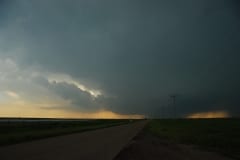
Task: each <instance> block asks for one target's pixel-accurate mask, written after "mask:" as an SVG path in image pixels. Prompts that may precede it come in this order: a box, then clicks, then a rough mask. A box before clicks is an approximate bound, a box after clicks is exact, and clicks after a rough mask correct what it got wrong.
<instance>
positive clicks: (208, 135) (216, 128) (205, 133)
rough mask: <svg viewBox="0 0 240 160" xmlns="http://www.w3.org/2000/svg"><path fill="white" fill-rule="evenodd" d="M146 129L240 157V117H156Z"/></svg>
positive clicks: (168, 137)
mask: <svg viewBox="0 0 240 160" xmlns="http://www.w3.org/2000/svg"><path fill="white" fill-rule="evenodd" d="M146 131H148V132H150V133H152V134H154V135H156V136H159V137H161V138H166V139H168V140H170V141H172V142H175V143H183V144H193V145H196V146H199V147H200V148H203V149H207V150H210V151H217V152H220V153H222V154H225V155H227V156H230V157H233V158H237V159H240V119H175V120H174V119H161V120H160V119H159V120H157V119H155V120H151V121H150V122H149V124H148V125H147V127H146Z"/></svg>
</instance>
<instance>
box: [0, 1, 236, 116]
mask: <svg viewBox="0 0 240 160" xmlns="http://www.w3.org/2000/svg"><path fill="white" fill-rule="evenodd" d="M239 60H240V2H239V0H182V1H179V0H118V1H113V0H101V1H100V0H0V113H1V114H0V116H17V117H18V116H33V117H34V116H40V117H71V116H72V117H91V116H92V117H94V116H95V117H98V116H99V117H101V116H102V117H104V115H105V116H106V114H108V115H109V114H110V115H112V116H118V115H122V116H128V115H129V116H131V115H132V116H141V115H142V116H146V117H163V116H165V117H166V116H173V104H172V101H171V99H170V98H169V95H173V94H174V95H176V104H175V107H176V112H177V113H176V116H178V117H186V116H188V115H192V114H195V113H205V112H224V113H226V114H228V115H230V116H239V114H240V108H239V107H240V106H239V105H240V101H239V98H240V97H239V90H240V62H239ZM104 113H105V114H104Z"/></svg>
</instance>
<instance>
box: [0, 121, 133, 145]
mask: <svg viewBox="0 0 240 160" xmlns="http://www.w3.org/2000/svg"><path fill="white" fill-rule="evenodd" d="M126 123H129V120H56V119H55V120H54V119H0V146H2V145H9V144H14V143H19V142H24V141H31V140H34V139H41V138H46V137H52V136H58V135H63V134H69V133H75V132H83V131H87V130H94V129H98V128H105V127H111V126H115V125H120V124H126Z"/></svg>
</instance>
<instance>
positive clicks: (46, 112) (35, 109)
mask: <svg viewBox="0 0 240 160" xmlns="http://www.w3.org/2000/svg"><path fill="white" fill-rule="evenodd" d="M0 117H32V118H82V119H143V118H145V116H144V115H139V114H119V113H115V112H112V111H108V110H100V111H96V112H79V111H73V110H64V109H59V108H56V109H54V108H50V109H47V108H39V106H34V105H31V106H29V105H26V104H24V103H22V104H21V105H20V104H19V105H10V104H8V105H7V106H5V107H1V108H0Z"/></svg>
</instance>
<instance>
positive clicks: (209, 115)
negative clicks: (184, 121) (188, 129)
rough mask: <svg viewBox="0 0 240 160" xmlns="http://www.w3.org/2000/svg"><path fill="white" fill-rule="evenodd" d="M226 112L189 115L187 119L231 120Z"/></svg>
mask: <svg viewBox="0 0 240 160" xmlns="http://www.w3.org/2000/svg"><path fill="white" fill-rule="evenodd" d="M229 117H230V115H229V113H228V112H226V111H213V112H200V113H193V114H190V115H188V116H187V117H186V118H229Z"/></svg>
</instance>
